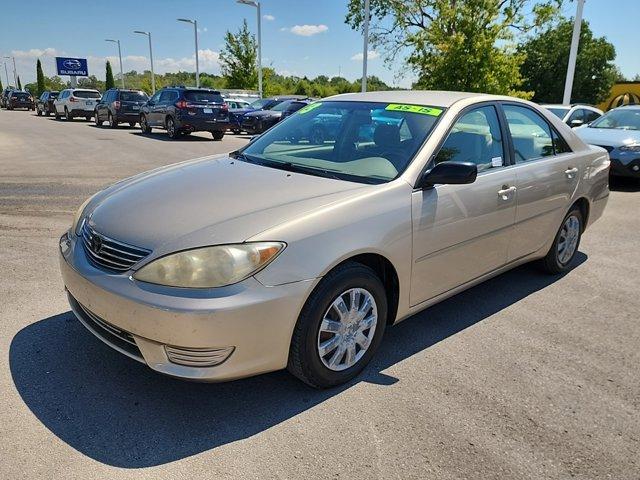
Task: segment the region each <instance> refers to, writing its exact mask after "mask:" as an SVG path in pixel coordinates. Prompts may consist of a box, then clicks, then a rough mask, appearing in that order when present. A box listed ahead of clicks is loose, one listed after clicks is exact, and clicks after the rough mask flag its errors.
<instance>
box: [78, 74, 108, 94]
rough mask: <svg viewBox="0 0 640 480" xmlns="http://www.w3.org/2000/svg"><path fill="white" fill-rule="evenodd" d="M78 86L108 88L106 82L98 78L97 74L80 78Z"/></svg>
mask: <svg viewBox="0 0 640 480" xmlns="http://www.w3.org/2000/svg"><path fill="white" fill-rule="evenodd" d="M78 87H80V88H94V89H96V90H106V89H105V82H103V81H101V80H98V79H97V77H96V76H95V75H91V76H89V77H83V78H79V79H78Z"/></svg>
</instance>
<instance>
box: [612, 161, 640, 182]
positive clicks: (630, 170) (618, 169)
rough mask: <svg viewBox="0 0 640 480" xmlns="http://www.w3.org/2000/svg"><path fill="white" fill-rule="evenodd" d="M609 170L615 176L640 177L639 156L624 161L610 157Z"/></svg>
mask: <svg viewBox="0 0 640 480" xmlns="http://www.w3.org/2000/svg"><path fill="white" fill-rule="evenodd" d="M609 172H610V173H611V175H613V176H616V177H629V178H640V157H638V158H635V159H633V160H630V161H625V162H622V161H621V160H620V159H618V158H612V159H611V166H610V167H609Z"/></svg>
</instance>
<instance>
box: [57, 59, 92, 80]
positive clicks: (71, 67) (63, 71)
mask: <svg viewBox="0 0 640 480" xmlns="http://www.w3.org/2000/svg"><path fill="white" fill-rule="evenodd" d="M56 66H57V67H58V75H72V76H75V77H87V76H89V69H88V68H87V59H86V58H66V57H56Z"/></svg>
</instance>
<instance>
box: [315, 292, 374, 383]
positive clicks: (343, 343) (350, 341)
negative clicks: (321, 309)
mask: <svg viewBox="0 0 640 480" xmlns="http://www.w3.org/2000/svg"><path fill="white" fill-rule="evenodd" d="M377 323H378V308H377V305H376V301H375V299H374V298H373V295H372V294H371V293H370V292H369V291H367V290H365V289H363V288H351V289H349V290H347V291H345V292H343V293H341V294H340V295H338V297H337V298H336V299H335V300H334V301H333V302H332V303H331V305H330V306H329V308H328V309H327V311H326V312H325V314H324V316H323V318H322V322H321V323H320V330H319V332H318V355H319V356H320V360H321V361H322V363H323V364H324V366H325V367H327V368H328V369H330V370H333V371H342V370H346V369H347V368H350V367H352V366H354V365H355V364H356V363H358V361H359V360H360V359H361V358H362V357H363V356H364V354H365V353H366V352H367V350H368V349H369V346H370V345H371V341H372V340H373V337H374V334H375V330H376V325H377Z"/></svg>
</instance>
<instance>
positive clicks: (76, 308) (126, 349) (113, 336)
mask: <svg viewBox="0 0 640 480" xmlns="http://www.w3.org/2000/svg"><path fill="white" fill-rule="evenodd" d="M67 295H68V296H69V304H70V305H71V308H72V310H73V312H74V313H75V314H76V317H78V320H80V322H81V323H82V324H83V325H84V326H85V327H87V329H89V331H90V332H91V333H93V334H94V335H95V336H96V337H98V338H99V339H100V340H102V341H103V342H104V343H106V344H107V345H109V346H110V347H113V348H115V349H116V350H118V351H120V352H122V353H124V354H125V355H127V356H129V357H131V358H133V359H135V360H138V361H139V362H144V359H143V358H142V354H141V353H140V349H139V348H138V345H136V341H135V340H134V338H133V336H132V335H131V334H130V333H129V332H127V331H125V330H122V329H120V328H118V327H116V326H115V325H112V324H110V323H108V322H106V321H105V320H103V319H102V318H100V317H98V316H97V315H96V314H95V313H93V312H91V311H90V310H89V309H88V308H86V307H85V306H84V305H82V304H81V303H79V302H78V301H77V300H76V299H75V298H74V297H73V295H71V293H69V292H67Z"/></svg>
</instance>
